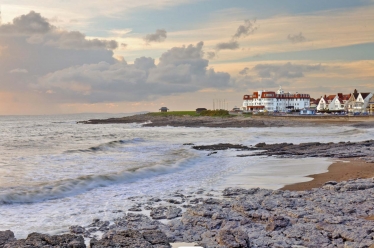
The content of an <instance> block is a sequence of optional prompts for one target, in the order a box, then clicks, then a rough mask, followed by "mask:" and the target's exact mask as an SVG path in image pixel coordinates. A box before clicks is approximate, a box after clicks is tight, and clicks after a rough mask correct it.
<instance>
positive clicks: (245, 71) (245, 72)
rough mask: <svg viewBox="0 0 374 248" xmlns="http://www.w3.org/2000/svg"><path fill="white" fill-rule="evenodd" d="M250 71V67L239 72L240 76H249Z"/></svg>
mask: <svg viewBox="0 0 374 248" xmlns="http://www.w3.org/2000/svg"><path fill="white" fill-rule="evenodd" d="M248 71H249V68H248V67H245V68H244V69H243V70H241V71H239V74H240V75H247V74H248Z"/></svg>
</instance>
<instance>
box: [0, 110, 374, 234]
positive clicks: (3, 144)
mask: <svg viewBox="0 0 374 248" xmlns="http://www.w3.org/2000/svg"><path fill="white" fill-rule="evenodd" d="M129 115H131V114H75V115H49V116H0V230H8V229H9V230H12V231H13V232H14V233H15V235H16V237H17V238H25V237H26V236H27V235H28V234H29V233H31V232H40V233H49V234H60V233H65V232H68V228H69V226H72V225H82V226H84V225H88V224H90V223H91V222H92V220H93V219H95V218H99V219H101V220H109V221H112V220H114V219H115V218H117V217H120V216H122V215H123V213H124V212H126V211H128V209H129V208H130V207H131V206H132V205H133V202H132V200H131V199H132V197H145V198H146V197H164V196H167V195H169V194H171V193H173V192H176V191H180V192H195V191H196V190H199V189H204V190H215V191H218V190H222V189H224V188H225V187H244V188H251V187H261V188H269V189H279V188H281V187H283V186H284V185H286V184H290V183H296V182H303V181H309V180H311V178H309V177H307V175H311V174H316V173H322V172H325V171H327V168H328V166H329V165H330V164H331V163H332V162H333V161H332V160H329V159H324V158H308V159H282V158H273V157H237V155H241V154H249V153H252V152H251V151H236V150H225V151H218V152H217V153H216V154H212V155H210V156H208V155H209V153H210V152H208V151H198V150H194V149H192V148H191V145H186V144H187V143H193V144H195V145H208V144H217V143H233V144H243V145H248V146H249V145H255V144H257V143H260V142H266V143H280V142H287V143H294V144H298V143H304V142H340V141H363V140H367V139H368V138H369V137H373V135H374V129H357V128H354V127H348V126H338V125H336V126H333V125H332V126H324V127H320V126H317V127H274V128H272V127H269V128H206V127H201V128H187V127H170V126H166V127H143V126H142V124H105V125H85V124H77V121H82V120H88V119H95V118H100V119H104V118H110V117H120V116H129Z"/></svg>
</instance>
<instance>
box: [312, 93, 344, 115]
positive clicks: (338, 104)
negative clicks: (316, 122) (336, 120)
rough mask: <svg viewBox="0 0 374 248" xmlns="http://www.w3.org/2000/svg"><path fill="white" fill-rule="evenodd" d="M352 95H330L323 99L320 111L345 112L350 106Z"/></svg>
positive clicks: (320, 101) (318, 108)
mask: <svg viewBox="0 0 374 248" xmlns="http://www.w3.org/2000/svg"><path fill="white" fill-rule="evenodd" d="M350 97H351V94H347V95H343V94H342V93H338V94H336V95H329V96H326V95H325V96H324V97H321V99H320V100H319V103H318V105H317V110H318V111H344V110H345V109H346V107H347V105H348V102H349V99H350Z"/></svg>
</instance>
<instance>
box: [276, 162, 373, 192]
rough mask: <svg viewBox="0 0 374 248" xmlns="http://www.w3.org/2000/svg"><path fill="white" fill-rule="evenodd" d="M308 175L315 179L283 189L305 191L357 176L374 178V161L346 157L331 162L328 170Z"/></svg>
mask: <svg viewBox="0 0 374 248" xmlns="http://www.w3.org/2000/svg"><path fill="white" fill-rule="evenodd" d="M308 177H311V178H313V180H312V181H308V182H301V183H296V184H290V185H286V186H284V187H283V188H281V190H291V191H304V190H311V189H313V188H320V187H322V186H323V185H324V184H325V183H326V182H329V181H336V182H342V181H348V180H353V179H357V178H373V177H374V163H367V162H366V161H363V160H360V159H357V158H346V159H344V160H341V161H336V162H334V163H333V164H331V165H330V166H329V168H328V172H325V173H320V174H315V175H308Z"/></svg>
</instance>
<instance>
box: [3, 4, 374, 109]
mask: <svg viewBox="0 0 374 248" xmlns="http://www.w3.org/2000/svg"><path fill="white" fill-rule="evenodd" d="M0 7H1V25H0V115H44V114H70V113H89V112H94V113H102V112H106V113H129V112H138V111H158V109H159V108H160V107H163V106H166V107H168V108H169V109H170V110H175V111H176V110H193V109H195V108H199V107H205V108H212V107H213V101H214V100H215V101H216V102H217V101H218V100H219V99H220V100H221V101H223V100H224V101H225V102H226V103H228V108H233V107H235V106H241V104H242V98H243V95H244V94H252V93H253V92H254V91H258V90H271V91H276V90H277V89H278V88H279V87H280V86H282V88H283V89H284V90H285V91H287V92H291V93H296V92H298V93H306V94H310V95H311V96H312V97H314V98H318V97H320V96H322V95H331V94H336V93H338V92H341V93H345V94H347V93H351V92H353V90H354V89H357V90H358V91H359V92H374V15H373V13H374V0H356V1H351V0H329V1H325V0H304V1H299V0H283V1H279V0H267V1H256V0H233V1H227V0H138V1H133V0H112V1H110V2H108V1H103V0H90V1H88V0H80V1H72V0H48V1H45V0H43V1H41V0H32V1H31V0H17V1H14V0H0Z"/></svg>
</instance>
